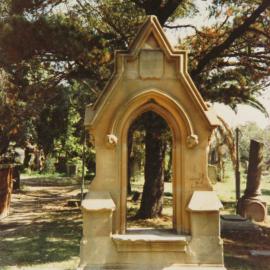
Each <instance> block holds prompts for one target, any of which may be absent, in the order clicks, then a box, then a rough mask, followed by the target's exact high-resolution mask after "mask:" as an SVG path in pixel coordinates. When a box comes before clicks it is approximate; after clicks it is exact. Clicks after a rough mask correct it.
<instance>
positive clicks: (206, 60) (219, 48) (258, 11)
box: [191, 0, 270, 78]
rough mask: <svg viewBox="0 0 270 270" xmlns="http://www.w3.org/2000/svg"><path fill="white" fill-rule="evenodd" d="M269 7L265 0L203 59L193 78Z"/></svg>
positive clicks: (192, 74)
mask: <svg viewBox="0 0 270 270" xmlns="http://www.w3.org/2000/svg"><path fill="white" fill-rule="evenodd" d="M269 6H270V1H269V0H263V1H262V3H261V4H260V5H259V6H258V7H257V9H256V10H255V11H254V12H253V13H252V14H251V15H250V17H248V18H247V19H246V20H245V21H244V23H243V24H241V25H239V26H238V27H237V28H235V29H234V30H233V31H232V32H231V33H230V35H229V36H228V38H227V39H226V40H225V41H224V42H223V43H221V44H219V45H218V46H216V47H214V48H213V49H212V50H210V51H209V52H208V53H207V54H205V55H204V56H203V57H202V59H201V60H200V61H199V63H198V65H197V67H196V69H195V70H193V71H192V72H191V76H192V77H193V78H196V77H197V76H198V75H199V74H200V73H201V72H202V71H203V69H204V68H205V66H206V65H208V64H209V62H211V61H212V60H213V59H215V58H216V57H218V56H219V55H220V54H221V53H222V52H223V51H224V50H226V49H227V48H229V47H230V46H231V45H232V44H233V42H234V41H235V40H236V39H238V38H239V37H241V36H242V35H243V34H244V33H245V32H246V31H247V30H248V28H249V27H250V25H252V24H253V23H254V22H255V21H256V20H257V18H258V17H259V16H260V15H261V13H263V12H264V11H265V10H266V9H267V8H268V7H269Z"/></svg>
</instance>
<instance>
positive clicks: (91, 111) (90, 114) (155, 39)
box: [84, 16, 219, 128]
mask: <svg viewBox="0 0 270 270" xmlns="http://www.w3.org/2000/svg"><path fill="white" fill-rule="evenodd" d="M142 49H146V50H147V49H150V50H151V49H152V50H155V49H161V50H162V51H163V52H164V53H165V56H166V57H167V58H179V59H180V61H179V67H178V68H177V69H178V70H177V74H179V75H180V74H182V76H179V80H181V82H183V83H184V85H186V87H187V88H188V89H189V95H190V98H191V99H193V101H194V103H195V104H196V105H197V106H198V108H199V110H200V111H201V113H202V114H203V116H204V118H205V120H206V121H207V123H208V125H209V126H210V127H211V128H214V127H216V126H217V125H219V120H218V119H217V117H216V116H215V114H214V113H213V112H212V111H211V110H209V109H208V107H207V105H206V103H205V102H204V100H203V98H202V96H201V94H200V93H199V91H198V89H197V88H196V86H195V84H194V83H193V81H192V79H191V77H190V75H189V74H188V72H187V51H186V50H177V49H174V48H172V46H171V44H170V42H169V40H168V38H167V37H166V35H165V33H164V31H163V29H162V26H161V25H160V23H159V21H158V19H157V17H156V16H148V17H147V19H146V21H145V23H143V24H142V26H141V27H140V29H139V30H138V32H137V35H136V36H135V38H134V39H133V41H132V42H131V44H130V46H129V49H128V50H127V51H116V52H115V66H114V72H113V74H112V77H111V79H110V80H109V81H108V83H107V84H106V86H105V88H104V90H103V91H102V93H101V95H100V96H99V97H98V99H97V100H96V102H95V103H94V104H91V105H88V106H87V107H86V114H85V121H84V123H85V126H91V125H92V124H93V123H94V121H95V119H97V117H98V114H100V113H101V111H102V107H104V106H105V104H106V100H108V98H109V96H110V94H111V92H112V91H113V90H114V88H115V85H116V84H117V82H118V81H119V80H120V79H121V75H122V74H123V72H124V61H123V58H125V57H138V54H139V52H140V51H141V50H142Z"/></svg>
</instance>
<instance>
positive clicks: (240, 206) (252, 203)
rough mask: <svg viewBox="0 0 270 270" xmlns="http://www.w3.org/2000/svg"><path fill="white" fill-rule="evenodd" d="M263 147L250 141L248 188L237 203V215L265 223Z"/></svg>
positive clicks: (261, 144)
mask: <svg viewBox="0 0 270 270" xmlns="http://www.w3.org/2000/svg"><path fill="white" fill-rule="evenodd" d="M263 147H264V145H263V143H260V142H257V141H255V140H251V141H250V150H249V164H248V175H247V186H246V190H245V192H244V196H242V198H241V199H240V200H239V201H238V203H237V213H238V214H240V215H241V216H243V217H246V218H250V219H253V220H255V221H264V220H265V218H266V214H267V211H266V203H265V202H263V201H261V200H260V195H261V190H260V184H261V173H262V165H263Z"/></svg>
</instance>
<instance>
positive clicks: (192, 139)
mask: <svg viewBox="0 0 270 270" xmlns="http://www.w3.org/2000/svg"><path fill="white" fill-rule="evenodd" d="M186 142H187V147H188V148H193V147H195V146H196V145H198V144H199V137H198V135H195V134H191V135H189V136H188V137H187V140H186Z"/></svg>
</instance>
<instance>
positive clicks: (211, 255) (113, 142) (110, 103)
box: [79, 16, 224, 270]
mask: <svg viewBox="0 0 270 270" xmlns="http://www.w3.org/2000/svg"><path fill="white" fill-rule="evenodd" d="M187 60H188V57H187V52H186V51H183V50H175V49H173V48H172V46H171V45H170V43H169V41H168V40H167V38H166V36H165V34H164V32H163V30H162V27H161V26H160V24H159V22H158V20H157V18H156V17H154V16H150V17H148V19H147V20H146V22H145V23H144V24H143V26H142V27H141V28H140V30H139V32H138V34H137V36H136V37H135V39H134V41H133V42H132V43H131V45H130V46H129V50H128V51H118V52H116V54H115V70H114V73H113V75H112V78H111V79H110V81H109V82H108V83H107V85H106V87H105V89H104V91H103V92H102V95H101V96H100V97H99V98H98V100H97V101H96V103H95V104H93V105H89V106H87V108H86V114H85V127H86V129H87V130H88V131H89V134H90V138H91V142H92V143H94V145H95V149H96V176H95V178H94V180H93V181H92V183H91V185H90V186H89V191H88V193H87V195H86V197H85V199H84V200H83V202H82V212H83V237H82V240H81V252H80V266H79V268H80V269H84V270H87V269H89V270H93V269H138V270H140V269H145V270H146V269H147V270H148V269H153V270H154V269H155V270H161V269H164V270H165V269H167V270H169V269H174V270H177V269H179V270H180V269H224V265H223V245H222V240H221V238H220V219H219V211H220V208H221V207H222V205H221V203H220V201H219V199H218V198H217V196H216V194H215V192H214V191H213V188H212V185H211V181H210V180H209V178H208V142H209V139H210V136H211V133H212V131H213V129H214V128H215V127H216V126H217V125H218V120H217V117H216V115H215V114H214V112H213V111H212V110H211V108H209V107H208V106H207V105H206V103H205V102H204V100H203V98H202V97H201V95H200V93H199V91H198V90H197V89H196V87H195V85H194V83H193V82H192V80H191V78H190V76H189V74H188V72H187ZM148 111H153V112H155V113H157V114H158V115H160V116H161V117H162V118H163V119H164V120H165V121H166V122H167V124H168V126H169V127H170V128H171V131H172V136H173V147H172V149H173V153H172V159H173V160H172V164H173V166H172V186H173V188H172V190H173V229H172V230H158V229H142V228H141V229H127V228H126V212H127V206H126V205H127V203H126V201H127V184H128V181H127V180H128V169H127V167H128V145H127V144H128V140H127V136H128V130H129V127H130V125H131V124H132V123H133V121H134V120H135V119H136V118H137V117H139V116H140V115H142V114H143V113H145V112H148Z"/></svg>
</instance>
